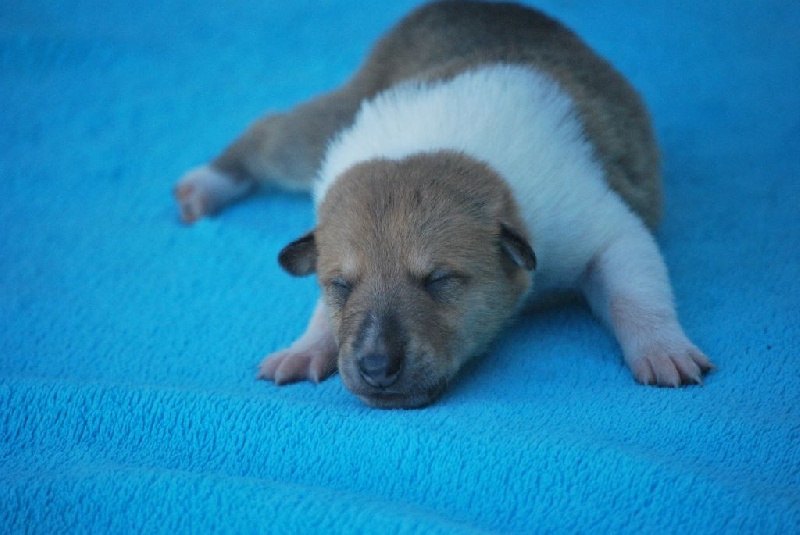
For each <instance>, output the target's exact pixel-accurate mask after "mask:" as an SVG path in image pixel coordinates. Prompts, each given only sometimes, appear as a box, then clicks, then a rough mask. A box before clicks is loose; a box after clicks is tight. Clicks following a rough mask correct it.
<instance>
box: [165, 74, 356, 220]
mask: <svg viewBox="0 0 800 535" xmlns="http://www.w3.org/2000/svg"><path fill="white" fill-rule="evenodd" d="M363 96H364V95H363V90H362V88H361V86H360V85H359V84H357V83H348V84H346V85H345V86H343V87H342V88H341V89H339V90H337V91H334V92H331V93H328V94H325V95H322V96H320V97H317V98H315V99H313V100H311V101H309V102H308V103H306V104H303V105H301V106H298V107H296V108H295V109H293V110H291V111H290V112H288V113H282V114H274V115H267V116H265V117H263V118H261V119H259V120H258V121H256V122H255V123H253V125H252V126H250V128H248V129H247V130H246V131H245V132H244V133H243V134H242V135H241V136H240V137H239V138H238V139H236V140H235V141H234V142H233V143H231V144H230V145H229V146H228V147H227V148H226V149H225V150H224V151H222V153H221V154H220V155H219V156H217V157H216V158H215V159H214V160H212V161H211V162H210V163H209V164H207V165H204V166H201V167H197V168H195V169H193V170H191V171H189V172H188V173H186V174H185V175H184V176H183V177H182V178H181V179H180V180H179V181H178V184H177V185H176V186H175V190H174V194H175V198H176V200H177V201H178V205H179V206H180V212H181V218H182V219H183V220H184V222H186V223H193V222H194V221H197V220H198V219H200V218H202V217H204V216H206V215H212V214H214V213H216V212H218V211H219V210H221V209H223V208H224V207H225V206H227V205H229V204H231V203H233V202H235V201H237V200H240V199H242V198H243V197H245V196H247V195H248V194H249V193H251V192H253V191H255V190H256V188H257V186H259V185H261V184H273V185H276V186H279V187H282V188H286V189H292V190H308V189H310V187H311V182H312V179H313V177H314V173H315V172H316V170H317V168H318V167H319V164H320V161H321V160H322V156H323V153H324V150H325V147H326V145H327V143H328V141H329V140H330V139H331V137H333V135H334V134H335V133H336V132H337V131H338V130H339V129H341V128H343V127H344V126H347V125H348V124H350V123H351V122H352V120H353V116H354V115H355V113H356V110H357V109H358V106H359V105H360V102H361V99H362V98H363Z"/></svg>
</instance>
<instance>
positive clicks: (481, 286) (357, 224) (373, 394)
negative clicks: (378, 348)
mask: <svg viewBox="0 0 800 535" xmlns="http://www.w3.org/2000/svg"><path fill="white" fill-rule="evenodd" d="M499 222H504V223H505V224H506V225H508V226H509V227H513V228H515V229H516V230H517V231H518V232H520V233H522V232H524V231H523V230H522V229H523V227H522V223H521V221H520V219H519V215H518V214H517V213H516V208H515V206H514V203H513V201H512V199H511V194H510V192H509V190H508V187H507V186H506V185H505V183H504V182H503V181H502V180H501V179H500V178H499V177H498V176H497V175H496V174H494V172H493V171H491V170H490V169H489V168H488V167H486V166H485V165H483V164H481V163H478V162H476V161H474V160H471V159H469V158H467V157H466V156H462V155H458V154H455V153H451V154H448V153H438V154H428V155H420V156H415V157H411V158H408V159H406V160H403V161H400V162H388V161H372V162H368V163H365V164H361V165H357V166H355V167H354V168H352V169H351V170H350V171H348V172H347V173H345V175H344V176H342V177H341V178H340V179H339V180H338V181H337V184H336V187H334V188H332V189H331V191H330V193H329V194H328V196H327V197H326V199H325V201H324V202H323V203H322V205H321V207H320V210H319V224H318V226H317V229H316V231H315V239H316V248H317V249H316V255H317V262H316V270H317V276H318V278H319V281H320V284H321V286H322V287H323V289H324V292H325V294H326V298H327V303H328V306H329V311H330V317H331V323H332V327H333V332H334V333H335V335H336V338H337V341H338V345H339V362H338V364H339V370H340V373H341V375H342V378H343V380H344V381H345V383H346V384H347V386H348V388H350V389H351V390H352V391H354V392H355V393H356V394H357V395H359V396H361V397H362V398H364V399H365V401H367V402H368V403H371V404H373V405H378V406H381V404H382V403H390V404H392V406H397V405H398V403H399V398H401V396H400V395H399V393H402V399H403V401H402V405H403V406H416V405H420V404H425V403H428V402H430V401H431V400H432V399H433V397H435V396H436V395H438V393H439V392H440V391H441V389H442V388H443V387H444V385H445V384H446V383H447V382H448V381H449V380H450V379H451V378H452V377H453V375H455V373H456V371H457V370H458V369H459V368H460V367H461V365H462V364H463V363H464V361H465V360H466V359H467V358H468V357H470V356H472V355H474V354H475V353H476V352H479V351H481V350H483V349H484V346H485V344H486V343H487V342H489V341H490V340H491V339H492V338H493V336H494V333H496V332H497V331H498V330H499V328H500V326H501V325H502V324H503V323H504V322H505V321H506V320H507V319H508V317H510V316H511V315H512V314H513V313H514V312H515V303H517V302H518V301H519V296H520V295H522V294H524V293H525V292H526V291H527V290H528V285H529V284H530V280H529V277H528V276H527V274H526V272H525V270H522V269H520V268H519V267H518V266H516V265H514V264H513V262H512V261H511V259H510V258H509V257H508V255H507V254H505V253H504V252H503V249H502V246H501V238H500V235H499V233H500V227H499ZM442 269H446V270H447V271H448V272H451V273H455V274H457V275H458V278H455V279H453V280H452V281H450V282H448V283H447V284H451V285H452V287H451V288H444V289H443V291H444V292H445V293H446V295H442V296H440V297H441V299H439V300H437V299H434V298H432V297H431V295H429V294H428V293H427V292H426V289H425V280H426V277H428V276H429V275H430V274H431V273H434V272H436V271H437V270H442ZM337 279H341V280H345V281H347V282H348V283H349V284H351V285H352V290H351V292H350V295H349V296H348V297H347V299H342V298H341V295H340V290H339V289H338V288H337V287H336V285H335V284H333V283H334V281H336V280H337ZM369 314H375V315H376V316H378V317H380V316H382V315H386V314H391V315H392V316H393V318H394V321H395V322H396V323H397V325H396V330H397V331H398V332H401V333H402V338H403V339H402V341H401V345H402V346H403V348H402V349H401V350H402V351H404V352H405V369H404V371H403V374H402V376H401V378H400V380H399V381H398V383H397V384H395V385H393V386H392V387H391V388H390V389H388V391H386V392H379V391H375V390H373V389H369V388H366V385H364V383H363V381H362V380H360V379H359V376H358V371H357V369H356V362H355V358H356V352H357V351H356V348H354V345H355V340H356V339H357V336H358V334H359V328H360V327H361V325H362V323H363V322H364V319H365V317H366V316H367V315H369ZM393 393H397V394H393Z"/></svg>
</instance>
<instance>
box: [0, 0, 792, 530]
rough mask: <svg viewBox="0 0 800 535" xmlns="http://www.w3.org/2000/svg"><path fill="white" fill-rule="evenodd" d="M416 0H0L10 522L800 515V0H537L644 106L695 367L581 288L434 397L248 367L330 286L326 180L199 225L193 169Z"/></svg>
mask: <svg viewBox="0 0 800 535" xmlns="http://www.w3.org/2000/svg"><path fill="white" fill-rule="evenodd" d="M417 4H418V2H412V1H387V2H356V1H353V0H342V1H335V2H334V1H320V2H312V1H293V2H270V1H249V0H239V1H235V2H217V1H211V0H198V1H195V2H191V3H189V2H185V3H184V2H179V1H177V0H164V1H160V2H129V1H123V0H110V1H104V2H100V1H94V0H86V1H49V0H48V1H33V0H26V1H23V2H4V3H3V4H2V6H0V531H7V532H20V531H23V530H24V529H29V530H31V531H33V532H39V533H55V532H82V531H92V532H97V533H101V532H131V531H133V532H139V531H178V532H184V531H207V530H211V529H216V530H221V531H233V532H268V531H275V532H308V531H312V530H313V531H317V530H319V531H323V532H326V531H327V532H330V531H335V532H400V533H437V532H440V533H443V532H448V533H450V532H469V531H472V530H475V531H516V532H519V531H548V532H552V531H556V532H575V531H582V532H608V531H615V532H636V533H640V532H655V531H658V532H660V533H669V532H680V533H686V532H701V531H702V532H748V531H750V532H753V531H757V532H761V533H770V532H773V533H785V532H787V531H791V530H798V529H800V362H799V361H798V359H799V358H800V292H799V291H798V289H799V288H800V282H798V281H799V280H800V182H799V181H798V177H800V156H799V155H800V89H798V88H800V33H798V27H800V4H798V3H797V2H795V1H793V0H785V1H778V0H775V1H757V0H753V1H743V0H742V1H740V0H737V1H722V0H719V1H709V2H696V1H695V0H679V1H674V2H661V1H657V0H652V1H650V0H647V1H640V2H626V1H606V0H604V1H602V2H601V1H586V2H576V1H571V0H563V1H558V0H547V1H543V2H540V3H539V4H538V5H539V6H541V7H542V8H544V9H545V10H547V11H548V12H549V13H551V14H553V15H555V16H557V17H559V18H560V19H562V20H563V21H564V22H566V23H567V24H568V25H569V26H571V27H572V28H574V29H575V30H577V31H578V33H579V34H581V35H582V36H583V37H584V38H585V39H586V40H587V41H588V42H589V43H590V44H591V45H592V46H593V47H595V48H596V50H598V51H599V52H600V53H601V54H603V55H605V56H606V57H608V58H609V59H610V60H611V61H612V62H613V63H614V64H615V65H616V66H617V67H618V68H619V69H620V70H621V71H622V72H623V73H625V74H626V75H627V76H628V77H629V78H630V79H631V80H632V81H633V83H634V85H635V86H636V87H637V88H639V89H640V90H641V92H642V94H643V96H644V98H645V100H646V102H647V103H648V105H649V106H650V109H651V111H652V114H653V118H654V122H655V125H656V129H657V133H658V137H659V139H660V142H661V145H662V148H663V154H664V175H665V190H666V196H667V206H666V217H665V221H664V224H663V225H662V227H661V228H660V230H659V232H658V235H657V238H658V241H659V243H660V245H661V247H662V250H663V253H664V256H665V259H666V261H667V264H668V266H669V268H670V272H671V277H672V280H673V284H674V289H675V294H676V300H677V303H678V308H679V313H680V316H681V319H682V322H683V324H684V327H685V329H686V330H687V332H688V333H689V335H690V337H692V339H693V340H694V341H695V342H696V343H697V344H698V345H699V346H700V347H701V348H703V349H704V350H705V351H706V352H707V353H708V355H709V356H710V357H711V358H712V359H713V360H714V362H715V363H716V364H717V366H718V367H719V370H718V371H717V372H715V373H713V374H712V375H710V376H709V377H708V379H707V381H706V385H705V386H704V387H702V388H700V387H691V388H685V389H679V390H671V389H656V388H645V387H641V386H638V385H636V384H635V383H634V381H633V379H632V378H631V375H630V373H629V371H628V370H627V369H626V368H625V367H624V366H623V364H622V362H621V357H620V352H619V350H618V348H617V346H616V343H615V342H614V340H613V339H612V337H611V336H610V335H609V334H608V332H607V331H606V330H605V329H604V328H602V327H601V326H600V325H599V324H598V323H597V322H596V321H595V320H594V319H593V318H592V317H591V315H590V314H589V312H588V311H587V310H586V309H585V308H583V307H581V306H577V305H573V306H568V307H565V308H561V309H556V310H551V311H547V312H545V313H542V314H538V315H530V316H525V317H523V318H521V319H520V320H519V321H518V322H517V323H516V324H515V325H514V326H512V327H511V328H510V329H509V331H508V333H507V334H506V335H505V336H504V337H503V338H502V339H501V340H500V341H499V342H498V343H497V344H496V345H495V347H494V348H493V350H492V352H491V353H490V354H489V355H487V356H486V358H483V359H481V360H479V361H477V362H475V363H474V364H473V365H471V366H469V367H468V369H467V370H466V371H465V372H464V373H463V374H461V375H460V376H459V378H458V380H457V381H456V383H455V384H454V385H453V386H452V388H451V389H450V390H449V391H448V392H447V394H446V395H445V396H444V398H443V399H442V400H441V401H440V402H439V403H437V404H436V405H434V406H432V407H430V408H427V409H425V410H422V411H389V412H387V411H374V410H370V409H368V408H366V407H364V406H363V405H361V404H360V402H359V401H358V400H357V399H356V398H355V397H354V396H352V395H351V394H350V393H349V392H348V391H346V390H345V389H344V387H343V386H342V384H341V381H340V379H339V378H338V377H333V378H332V379H330V380H328V381H326V382H324V383H323V384H321V385H319V386H313V385H310V384H299V385H294V386H288V387H283V388H277V387H275V386H274V385H272V384H270V383H264V382H257V381H255V380H254V376H255V372H256V366H257V364H258V362H259V361H260V360H261V358H262V357H263V356H264V355H266V354H267V353H270V352H272V351H274V350H276V349H279V348H281V347H284V346H286V345H287V344H289V343H290V342H291V341H292V340H293V339H294V338H295V337H296V336H297V335H299V334H300V333H301V332H302V331H303V328H304V326H305V322H306V320H307V317H308V315H309V314H310V312H311V309H312V307H313V303H314V301H315V299H316V296H317V289H316V284H315V282H314V281H313V279H304V280H296V279H293V278H290V277H289V276H288V275H286V274H284V273H282V272H281V271H280V269H279V267H278V265H277V262H276V261H275V258H276V255H277V253H278V251H279V250H280V248H281V247H282V246H283V245H284V244H285V243H287V242H288V241H289V240H291V239H293V238H295V237H297V236H299V235H300V234H301V233H303V232H305V231H306V230H308V229H309V228H310V226H311V225H312V222H313V215H312V206H311V202H310V200H309V199H308V198H307V197H305V196H302V195H298V194H288V193H281V192H267V193H265V194H264V195H260V196H258V197H256V198H254V199H252V200H250V201H248V202H246V203H243V204H240V205H237V206H236V207H233V208H231V209H230V210H228V211H226V212H225V213H223V214H222V215H220V216H218V217H216V218H213V219H210V220H205V221H202V222H200V223H198V224H196V225H194V226H192V227H184V226H182V225H181V224H180V223H179V221H178V217H177V210H176V208H175V206H174V204H173V201H172V199H171V194H170V191H171V188H172V185H173V183H174V181H175V180H176V179H177V178H178V177H179V176H180V175H181V174H182V172H183V171H184V170H186V169H187V168H189V167H191V166H194V165H197V164H200V163H203V162H205V161H207V160H208V159H209V158H211V157H213V156H214V155H215V154H216V152H217V151H219V150H220V149H221V148H222V147H223V146H224V145H225V144H226V143H227V142H229V141H230V140H231V139H232V138H233V137H234V136H236V135H237V134H238V133H239V132H240V131H241V130H242V129H243V128H244V127H245V126H246V125H247V124H248V123H249V122H250V121H251V120H253V119H254V118H256V117H257V116H259V115H260V114H262V113H264V112H266V111H269V110H282V109H286V108H288V107H290V106H292V105H293V104H295V103H297V102H300V101H301V100H303V99H305V98H308V97H310V96H312V95H314V94H316V93H318V92H320V91H324V90H326V89H329V88H332V87H334V86H336V85H337V84H339V83H341V82H342V81H344V80H345V79H346V78H347V76H348V75H349V74H350V73H351V72H352V71H353V70H354V69H355V68H356V67H357V66H358V65H359V63H360V61H361V60H362V58H363V57H364V54H365V53H366V51H367V49H368V47H369V45H370V44H371V43H372V42H373V41H374V40H375V39H376V38H377V37H378V36H379V35H380V34H381V33H382V32H383V31H385V30H386V29H387V28H388V27H389V26H390V25H391V24H392V23H393V22H395V21H396V20H397V19H398V18H399V17H400V16H401V15H402V14H404V13H405V12H406V11H407V10H408V9H410V8H411V7H413V6H414V5H417Z"/></svg>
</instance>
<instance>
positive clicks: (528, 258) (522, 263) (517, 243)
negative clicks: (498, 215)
mask: <svg viewBox="0 0 800 535" xmlns="http://www.w3.org/2000/svg"><path fill="white" fill-rule="evenodd" d="M500 248H501V249H502V250H503V252H505V253H506V254H507V255H508V256H509V257H511V260H513V261H514V263H515V264H516V265H518V266H519V267H521V268H525V269H527V270H528V271H533V270H534V269H536V255H535V254H534V252H533V247H531V244H530V243H528V240H526V239H525V238H523V237H522V235H521V234H520V233H519V232H517V231H516V230H514V229H512V228H511V227H509V226H508V225H506V224H504V223H500Z"/></svg>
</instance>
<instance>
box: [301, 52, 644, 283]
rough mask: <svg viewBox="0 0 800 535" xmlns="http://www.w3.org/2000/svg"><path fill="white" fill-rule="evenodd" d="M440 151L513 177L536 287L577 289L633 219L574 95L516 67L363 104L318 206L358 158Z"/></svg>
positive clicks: (342, 138) (328, 171)
mask: <svg viewBox="0 0 800 535" xmlns="http://www.w3.org/2000/svg"><path fill="white" fill-rule="evenodd" d="M443 149H444V150H455V151H460V152H462V153H464V154H467V155H469V156H471V157H473V158H475V159H477V160H480V161H482V162H484V163H486V164H488V165H489V166H491V167H492V168H493V169H494V170H495V171H497V172H498V173H499V174H500V176H502V177H503V178H504V179H505V180H506V181H507V183H508V184H509V186H510V188H511V191H512V192H513V194H514V196H515V199H516V201H517V203H518V205H519V208H520V213H521V214H522V217H523V219H524V221H525V223H526V225H527V227H528V231H529V233H530V236H531V239H532V244H533V247H534V249H535V251H536V256H537V259H538V262H539V264H538V268H537V271H536V288H537V289H538V290H539V291H542V290H548V289H558V288H567V287H571V286H573V285H574V284H575V283H576V282H577V280H578V278H579V277H580V275H581V273H582V272H583V271H584V269H585V268H586V265H587V263H588V262H589V261H590V260H591V259H592V258H593V257H594V256H595V254H597V252H598V251H599V250H601V249H603V248H604V247H605V246H606V245H607V244H608V243H609V242H610V240H611V239H612V238H614V237H615V236H616V235H617V234H618V233H619V232H620V229H621V228H622V226H624V225H626V224H630V221H631V218H632V217H633V216H632V214H631V212H630V211H629V210H628V208H627V207H626V206H625V205H624V203H623V201H622V200H621V199H620V198H619V197H618V196H617V195H616V193H614V192H613V191H612V190H610V188H609V187H608V185H607V183H606V181H605V179H604V177H603V169H602V166H601V165H600V164H599V162H597V161H596V159H595V156H594V150H593V147H592V145H591V143H590V141H589V140H588V139H587V138H586V136H585V135H584V133H583V129H582V126H581V123H580V120H579V118H578V115H577V113H576V112H575V109H574V106H573V103H572V101H571V99H570V97H569V96H568V95H567V94H566V93H565V92H564V91H563V90H562V89H561V88H560V87H559V86H558V84H557V83H556V82H555V81H553V80H552V79H551V78H550V77H549V76H547V75H545V74H543V73H540V72H536V71H534V70H532V69H530V68H528V67H523V66H511V65H490V66H485V67H481V68H479V69H476V70H473V71H469V72H466V73H463V74H461V75H459V76H457V77H456V78H454V79H452V80H450V81H447V82H440V83H434V84H421V83H408V84H403V85H400V86H398V87H395V88H393V89H391V90H389V91H387V92H385V93H383V94H381V95H379V96H378V97H376V98H375V99H374V100H372V101H369V102H365V103H364V104H363V106H362V107H361V110H360V111H359V113H358V115H357V116H356V119H355V122H354V123H353V125H352V126H351V127H350V128H348V129H346V130H344V131H343V132H341V133H340V134H339V135H338V136H337V137H336V139H335V140H334V141H333V142H332V143H331V145H330V147H329V148H328V151H327V154H326V156H325V158H324V160H323V163H322V166H321V168H320V171H319V174H318V177H317V180H316V182H315V184H314V198H315V201H316V204H317V206H319V204H320V202H321V201H322V199H323V198H324V197H325V194H326V192H327V190H328V188H329V187H330V186H331V184H332V183H333V182H334V181H335V180H336V179H337V177H339V176H340V175H341V174H342V173H343V172H344V171H346V170H347V169H348V168H349V167H351V166H352V165H354V164H356V163H358V162H362V161H366V160H371V159H375V158H389V159H401V158H404V157H406V156H409V155H411V154H415V153H421V152H436V151H439V150H443ZM634 219H635V218H634Z"/></svg>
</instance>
